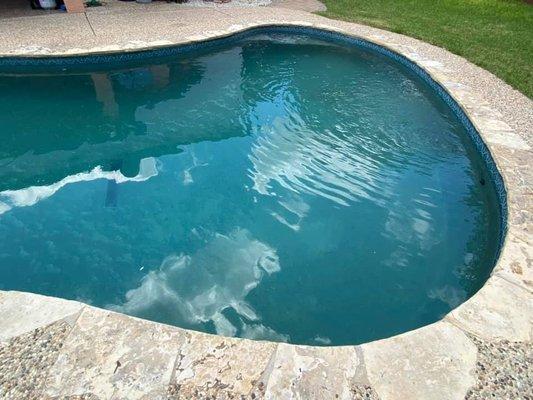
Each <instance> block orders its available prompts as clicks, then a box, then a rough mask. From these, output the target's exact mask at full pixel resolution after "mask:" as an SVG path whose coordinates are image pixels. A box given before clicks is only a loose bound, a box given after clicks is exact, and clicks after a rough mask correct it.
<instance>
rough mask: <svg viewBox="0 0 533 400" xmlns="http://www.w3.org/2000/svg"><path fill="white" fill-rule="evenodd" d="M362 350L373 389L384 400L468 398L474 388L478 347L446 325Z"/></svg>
mask: <svg viewBox="0 0 533 400" xmlns="http://www.w3.org/2000/svg"><path fill="white" fill-rule="evenodd" d="M361 347H362V349H363V356H364V360H365V364H366V370H367V375H368V379H369V381H370V385H371V386H372V387H373V388H374V389H375V390H376V392H377V393H378V395H379V397H380V399H382V400H405V399H410V400H416V399H420V400H429V399H439V400H446V399H450V400H452V399H453V400H456V399H463V398H464V396H465V394H466V393H467V390H468V388H469V387H471V386H472V385H473V384H474V383H475V379H474V376H473V375H472V372H473V369H474V367H475V363H476V355H477V348H476V346H475V345H474V343H473V342H472V341H471V340H470V339H469V338H468V337H467V336H466V334H465V333H464V332H462V331H461V330H460V329H458V328H456V327H455V326H453V325H451V324H449V323H446V322H442V321H441V322H437V323H435V324H433V325H430V326H427V327H424V328H421V329H418V330H415V331H412V332H408V333H405V334H403V335H400V336H395V337H392V338H389V339H385V340H379V341H376V342H372V343H367V344H364V345H362V346H361Z"/></svg>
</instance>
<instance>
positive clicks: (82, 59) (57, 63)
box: [0, 25, 508, 261]
mask: <svg viewBox="0 0 533 400" xmlns="http://www.w3.org/2000/svg"><path fill="white" fill-rule="evenodd" d="M258 34H293V35H306V36H311V37H313V38H317V39H321V40H326V41H330V42H334V43H339V44H343V45H348V46H355V47H358V48H362V49H365V50H369V51H372V52H374V53H378V54H381V55H384V56H386V57H388V58H390V59H392V60H394V61H396V62H397V63H399V64H401V65H403V66H404V67H407V68H408V69H409V70H411V71H412V72H414V73H415V74H416V75H417V76H418V77H419V78H421V79H422V81H424V82H425V83H426V84H427V85H428V86H429V87H430V88H431V89H433V90H434V91H435V92H436V94H437V95H438V96H439V97H440V98H441V99H442V100H443V101H444V102H445V103H446V104H447V105H448V107H450V109H451V110H452V112H453V114H454V115H455V117H456V118H457V119H458V121H459V122H460V123H461V125H462V126H463V127H464V128H465V130H466V132H467V133H468V136H469V138H470V139H471V140H472V142H473V144H474V146H475V148H476V149H477V151H478V152H479V153H480V155H481V157H482V159H483V162H484V164H485V167H486V169H487V171H488V173H489V175H490V178H491V179H490V182H491V183H492V184H493V185H494V189H495V192H496V194H497V199H498V205H499V211H500V233H499V235H500V236H499V249H498V251H497V254H496V260H497V259H498V258H499V253H500V251H501V248H502V247H503V242H504V239H505V234H506V230H507V218H508V209H507V191H506V189H505V184H504V181H503V178H502V176H501V174H500V172H499V171H498V168H497V166H496V163H495V161H494V159H493V158H492V155H491V153H490V150H489V148H488V147H487V145H486V144H485V142H484V141H483V139H482V137H481V135H480V134H479V132H478V131H477V129H476V128H475V126H474V125H473V123H472V122H471V121H470V119H469V118H468V116H467V114H466V112H465V111H464V110H463V108H462V107H461V106H460V105H459V104H458V103H457V101H456V100H455V99H454V98H453V97H452V96H451V95H450V94H449V93H448V91H447V90H446V89H445V88H444V87H443V86H442V85H441V84H440V83H438V82H437V81H436V80H435V79H433V78H432V77H431V75H430V74H429V73H428V72H427V71H426V70H425V69H424V68H422V67H420V66H419V65H417V64H416V63H415V62H413V61H411V60H409V59H408V58H407V57H405V56H403V55H401V54H399V53H397V52H395V51H393V50H391V49H388V48H386V47H384V46H381V45H378V44H376V43H373V42H371V41H368V40H366V39H362V38H360V37H356V36H351V35H347V34H344V33H339V32H334V31H329V30H326V29H319V28H313V27H307V26H297V25H264V26H259V27H251V28H246V29H244V30H242V31H239V32H235V33H231V34H228V35H227V36H223V37H215V38H212V39H205V40H202V41H198V42H192V43H186V44H177V45H171V46H165V47H157V48H153V49H144V50H135V51H129V50H124V51H122V52H118V53H104V54H87V55H65V56H51V57H50V56H46V55H45V56H28V57H20V56H14V57H11V56H9V57H0V73H2V72H8V73H17V74H24V73H31V72H36V71H43V70H44V71H46V70H49V69H54V71H58V70H57V68H60V69H59V71H61V69H62V68H64V69H67V68H69V67H78V68H79V67H80V66H88V67H94V66H102V67H105V66H109V65H112V64H115V65H122V66H123V67H127V66H128V65H127V64H128V63H135V62H138V61H149V60H155V59H160V58H167V57H175V56H179V55H186V54H188V53H191V52H195V51H200V50H202V51H206V50H212V49H216V48H217V47H221V46H224V45H228V44H231V43H233V42H237V41H239V40H242V39H245V38H248V37H250V36H253V35H258ZM496 260H495V261H496Z"/></svg>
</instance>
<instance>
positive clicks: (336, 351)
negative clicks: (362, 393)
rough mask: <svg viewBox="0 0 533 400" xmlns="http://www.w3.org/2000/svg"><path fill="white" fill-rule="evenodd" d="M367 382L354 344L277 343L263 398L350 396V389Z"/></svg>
mask: <svg viewBox="0 0 533 400" xmlns="http://www.w3.org/2000/svg"><path fill="white" fill-rule="evenodd" d="M366 383H368V382H367V380H366V378H365V371H364V365H363V360H362V354H361V352H360V351H359V354H358V352H357V351H356V347H353V346H350V347H310V346H294V345H289V344H280V345H279V346H278V348H277V350H276V353H275V355H274V358H273V363H272V372H271V373H270V376H269V378H268V384H267V387H266V392H265V399H267V400H277V399H323V400H328V399H331V400H335V399H340V400H344V399H345V400H348V399H353V392H352V389H353V388H354V387H356V386H359V385H364V384H366Z"/></svg>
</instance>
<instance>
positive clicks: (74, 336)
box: [0, 14, 533, 399]
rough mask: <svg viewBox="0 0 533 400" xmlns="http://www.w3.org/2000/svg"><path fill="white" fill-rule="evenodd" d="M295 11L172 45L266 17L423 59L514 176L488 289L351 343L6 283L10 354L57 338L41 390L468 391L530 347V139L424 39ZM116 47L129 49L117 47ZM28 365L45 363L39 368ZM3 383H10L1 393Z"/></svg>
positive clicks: (2, 307)
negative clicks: (159, 313) (240, 330)
mask: <svg viewBox="0 0 533 400" xmlns="http://www.w3.org/2000/svg"><path fill="white" fill-rule="evenodd" d="M301 16H302V15H301V14H296V17H298V18H300V17H301ZM285 17H286V15H285ZM296 17H295V19H294V20H291V21H288V20H285V19H283V18H279V19H276V17H275V16H270V17H269V19H267V20H262V21H257V22H254V23H248V24H245V25H244V24H242V25H231V26H228V27H226V29H223V30H217V31H212V32H209V33H208V34H203V35H196V36H194V37H192V36H191V37H188V38H184V40H183V41H181V42H175V43H172V44H165V45H166V46H169V45H172V46H176V45H181V44H185V43H191V42H197V41H204V40H208V39H215V38H221V37H227V36H231V35H233V34H235V33H239V32H242V31H245V30H248V29H250V28H257V27H268V26H273V25H275V26H297V27H299V26H303V27H312V28H315V29H321V30H326V31H331V32H336V33H340V34H343V35H347V36H351V37H356V38H360V39H362V40H366V41H369V42H372V43H375V44H377V45H379V46H382V47H384V48H386V49H389V50H391V51H393V52H395V53H397V54H400V55H401V56H403V57H405V58H406V59H408V60H409V61H411V62H413V63H414V64H416V65H418V66H419V67H420V68H422V69H423V70H424V71H425V72H426V73H428V74H429V76H430V77H431V78H432V79H433V80H434V81H435V82H437V83H438V84H439V85H440V86H441V87H442V88H443V89H444V90H445V91H446V92H447V93H448V94H449V95H450V96H451V97H452V98H453V99H454V100H455V102H456V103H457V104H458V105H459V106H460V108H461V109H462V111H463V112H464V113H465V114H466V116H467V117H468V119H469V120H470V121H471V122H472V124H473V126H474V127H475V129H476V130H477V132H478V133H479V135H480V137H481V138H482V140H483V142H484V144H485V145H486V146H487V148H488V150H489V151H490V154H491V156H492V159H493V160H494V162H495V163H496V166H497V168H498V171H499V173H500V175H501V177H502V179H503V181H504V184H505V187H506V190H507V210H508V219H507V235H506V237H505V241H504V243H503V247H502V250H501V254H500V258H499V260H498V262H497V264H496V266H495V268H494V270H493V273H492V275H491V277H490V278H489V280H488V281H487V282H486V283H485V285H484V286H483V287H482V288H481V289H480V291H479V292H478V293H476V294H475V295H474V296H473V297H472V298H470V299H469V300H468V301H466V302H465V303H463V304H462V305H460V306H459V307H458V308H456V309H455V310H453V311H452V312H450V313H449V314H448V315H447V316H445V317H444V318H443V319H442V320H441V321H438V322H436V323H434V324H431V325H428V326H425V327H422V328H419V329H416V330H414V331H410V332H406V333H403V334H401V335H398V336H394V337H391V338H387V339H382V340H378V341H374V342H370V343H365V344H362V345H358V346H343V347H310V346H300V345H289V344H278V343H271V342H260V341H249V340H245V339H234V338H223V337H220V336H214V335H208V334H203V333H199V332H194V331H187V330H184V329H181V328H177V327H170V326H166V325H162V324H158V323H155V322H151V321H145V320H139V319H136V318H133V317H129V316H125V315H122V314H117V313H114V312H111V311H107V310H102V309H97V308H94V307H91V306H88V305H84V304H82V303H79V302H73V301H67V300H62V299H56V298H50V297H45V296H40V295H34V294H28V293H20V292H0V315H2V316H7V319H4V321H3V323H2V325H1V326H0V342H3V343H4V344H3V346H1V347H0V361H2V357H3V356H5V354H6V351H7V352H10V351H11V350H10V349H13V348H14V349H15V350H17V349H19V350H20V349H21V348H23V347H26V348H27V347H28V346H29V347H31V346H32V343H34V342H36V341H37V342H38V340H36V339H35V331H34V330H35V329H37V330H38V335H43V336H46V337H47V338H49V341H48V342H47V345H48V346H49V347H46V346H44V347H45V351H46V352H48V353H50V354H51V356H50V357H51V359H53V362H51V363H50V365H48V366H47V368H46V369H40V370H42V371H45V370H46V374H44V375H45V376H44V377H43V378H42V387H41V389H40V390H42V393H43V394H45V395H46V396H50V397H53V396H63V395H83V394H88V393H91V394H93V395H95V396H97V397H98V398H119V397H120V395H119V394H120V393H126V392H127V393H128V397H127V398H141V397H142V396H147V398H158V397H165V396H167V395H168V396H170V398H184V399H185V398H187V399H189V398H204V397H202V396H205V397H206V396H215V398H225V397H222V396H227V394H228V393H231V394H233V395H236V396H241V395H242V396H248V397H246V398H252V393H253V394H254V396H255V398H261V397H265V398H272V399H283V398H292V397H294V396H295V393H304V394H307V397H309V398H335V396H332V394H338V395H339V397H338V398H348V397H349V396H350V395H352V396H353V395H354V394H366V393H368V394H369V395H370V396H374V397H370V398H382V399H395V398H398V399H402V398H421V399H427V398H442V399H445V398H450V399H452V398H464V397H465V395H466V393H467V392H468V391H469V390H478V391H480V392H481V391H482V390H484V385H485V383H486V382H484V380H486V379H488V378H487V376H486V375H487V374H483V373H481V372H480V371H478V370H477V368H478V367H476V361H477V360H479V359H483V357H485V358H488V359H494V360H496V361H494V364H495V365H494V368H497V363H498V362H502V361H501V360H498V359H495V358H494V357H492V356H493V355H492V354H491V353H490V352H491V351H496V350H498V349H503V350H504V351H506V352H507V353H509V354H511V356H512V357H514V356H516V357H519V356H520V354H521V350H520V349H521V348H522V347H524V346H525V347H526V348H527V347H528V346H530V345H531V335H532V317H533V312H532V311H533V302H532V299H533V296H532V292H531V291H532V279H531V271H530V267H529V264H530V262H531V253H532V249H533V247H532V245H531V238H530V233H529V231H528V227H529V226H530V225H531V217H530V213H531V209H532V207H531V198H530V197H531V195H530V193H529V192H528V190H529V188H530V187H531V178H530V177H529V176H528V171H527V170H526V169H527V165H530V164H531V159H532V157H531V149H530V148H529V146H528V144H527V143H526V142H525V141H524V140H523V139H522V138H521V137H520V136H519V135H518V134H517V133H516V132H514V131H513V130H512V129H511V128H510V127H509V126H508V125H507V124H506V123H505V122H504V121H502V120H501V119H499V118H498V113H496V112H494V110H492V109H491V108H490V107H489V106H488V105H487V103H485V102H484V101H483V100H482V99H479V98H478V97H477V96H476V95H475V94H474V93H473V92H472V90H471V89H470V88H469V87H466V86H465V85H463V84H461V83H460V82H459V81H458V80H457V79H454V75H457V74H460V73H461V71H454V70H453V69H450V67H449V66H447V65H446V64H445V63H444V62H442V61H441V60H438V59H434V58H432V57H431V55H424V52H423V51H421V49H416V48H413V47H412V46H405V45H404V44H402V43H399V42H395V41H391V40H390V38H388V37H387V36H386V35H382V36H379V35H377V36H376V35H374V34H371V35H363V34H362V32H361V31H359V30H358V29H357V25H353V24H348V23H343V22H338V21H329V20H327V23H325V22H324V20H322V19H321V22H310V21H306V20H304V21H302V20H298V19H296ZM310 19H311V20H312V19H313V18H311V15H310ZM373 31H375V30H373ZM158 46H159V45H156V46H153V47H152V48H154V47H158ZM117 50H118V51H123V50H127V49H111V50H109V51H111V52H116V51H117ZM133 50H135V51H137V50H139V48H136V49H133ZM85 54H87V53H85ZM56 55H57V54H56ZM65 55H73V54H65ZM76 55H80V54H76ZM6 321H7V322H6ZM32 332H33V333H32ZM56 340H57V343H56V342H55V341H56ZM515 342H516V343H515ZM59 343H60V344H62V347H61V348H60V349H59V345H58V344H59ZM14 344H15V345H14ZM489 345H492V348H491V347H490V346H489ZM2 349H4V350H2ZM5 349H8V350H5ZM495 349H496V350H495ZM54 352H55V353H54ZM48 353H47V354H48ZM516 354H518V355H516ZM15 357H16V355H15ZM117 361H119V362H120V365H118V364H117ZM0 365H3V364H2V363H1V362H0ZM0 368H4V367H0ZM30 368H34V369H36V370H37V371H36V372H37V373H38V372H39V371H38V367H37V366H30ZM1 372H2V371H0V375H2V374H1ZM4 372H5V371H4ZM8 372H9V371H8ZM1 390H2V387H1V386H0V395H1V394H2V392H1ZM117 393H119V394H118V395H117ZM216 396H219V397H216ZM304 397H305V396H304Z"/></svg>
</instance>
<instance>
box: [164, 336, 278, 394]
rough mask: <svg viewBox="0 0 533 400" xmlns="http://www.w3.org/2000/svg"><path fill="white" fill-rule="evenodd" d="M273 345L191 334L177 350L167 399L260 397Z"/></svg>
mask: <svg viewBox="0 0 533 400" xmlns="http://www.w3.org/2000/svg"><path fill="white" fill-rule="evenodd" d="M276 346H277V344H276V343H272V342H261V341H251V340H242V339H232V338H224V337H220V336H214V335H206V334H201V333H196V332H195V333H194V334H191V335H189V336H188V337H187V339H186V340H185V342H184V344H183V346H182V347H181V349H180V351H179V354H178V360H177V362H176V367H175V371H174V376H173V378H172V383H171V385H170V387H169V391H168V394H169V397H170V398H171V399H179V400H181V399H184V400H185V399H193V398H194V399H196V398H199V399H204V398H205V399H233V398H238V399H241V398H242V399H254V398H261V397H262V396H263V392H264V388H265V383H264V382H265V379H266V376H267V375H268V373H269V362H270V359H271V357H272V354H273V353H274V350H275V348H276Z"/></svg>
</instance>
